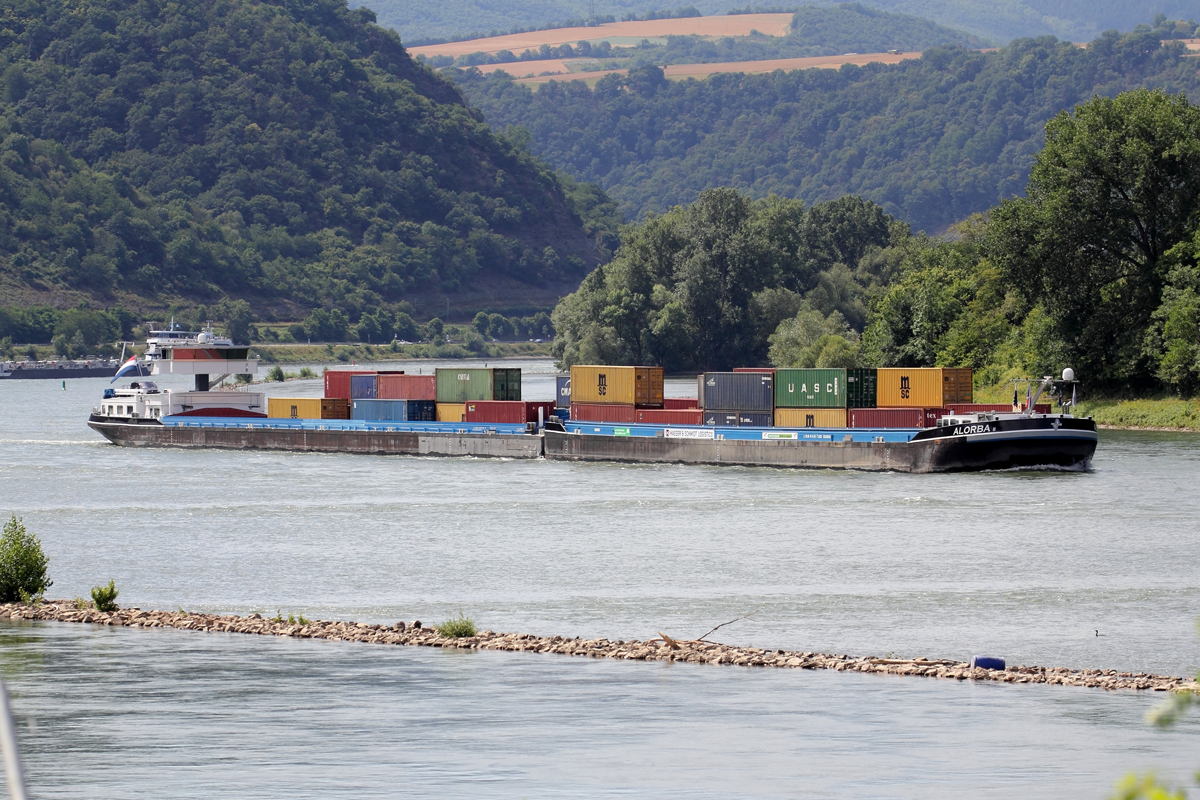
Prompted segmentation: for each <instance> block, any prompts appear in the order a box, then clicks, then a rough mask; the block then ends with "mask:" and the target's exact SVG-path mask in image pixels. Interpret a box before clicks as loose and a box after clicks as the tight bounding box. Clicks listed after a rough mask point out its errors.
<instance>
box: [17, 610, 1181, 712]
mask: <svg viewBox="0 0 1200 800" xmlns="http://www.w3.org/2000/svg"><path fill="white" fill-rule="evenodd" d="M0 619H10V620H40V621H46V622H75V623H87V624H93V625H117V626H124V627H129V628H176V629H179V630H191V631H202V632H205V633H243V634H258V635H260V636H290V637H293V638H300V639H328V640H331V641H346V642H363V643H370V644H390V645H408V646H424V647H441V648H453V649H459V650H505V651H509V652H522V653H525V652H528V653H556V654H559V655H567V656H587V657H590V658H616V659H622V660H627V661H680V662H685V663H694V664H729V665H733V666H745V667H778V668H787V669H832V670H838V671H841V672H876V673H883V674H889V675H913V676H920V677H926V678H946V679H950V680H977V681H993V682H998V683H1029V684H1035V683H1041V684H1049V685H1058V686H1086V687H1091V688H1096V689H1135V690H1153V691H1158V692H1167V691H1198V690H1200V684H1197V683H1196V682H1195V681H1193V680H1192V679H1190V678H1178V677H1172V676H1168V675H1152V674H1149V673H1144V672H1136V673H1134V672H1117V671H1115V670H1102V669H1081V670H1071V669H1065V668H1061V667H1059V668H1048V667H1008V668H1007V669H1005V670H1002V671H1001V670H986V669H979V668H972V667H971V665H970V664H968V663H966V662H963V661H948V660H938V661H931V660H928V659H923V658H920V659H896V658H855V657H851V656H846V655H831V654H826V653H809V652H797V651H785V650H761V649H759V648H755V647H732V646H730V645H724V644H717V643H713V642H696V641H693V642H688V641H678V640H674V639H670V638H669V637H665V636H662V635H661V634H660V637H659V638H657V639H651V640H649V641H644V642H642V641H637V640H632V641H609V640H608V639H580V638H573V639H567V638H564V637H562V636H532V635H530V634H526V633H493V632H492V631H484V632H483V633H481V634H479V635H477V636H471V637H464V638H459V639H451V638H446V637H443V636H439V635H438V632H437V631H436V630H435V629H431V628H422V627H417V626H419V625H420V623H419V622H418V623H413V624H412V625H406V624H404V623H402V622H400V623H397V624H396V625H393V626H388V625H367V624H365V623H362V622H335V621H320V620H316V621H312V622H306V623H305V624H298V623H289V622H281V621H277V620H271V619H264V618H263V617H261V616H260V615H258V614H252V615H250V616H248V617H240V616H234V615H218V614H193V613H188V612H186V611H178V612H174V611H142V610H140V609H137V608H129V609H124V610H121V611H116V612H114V613H111V614H106V613H103V612H99V611H95V610H93V609H90V608H84V609H79V608H76V607H75V605H74V604H73V603H70V602H68V601H65V600H57V601H50V602H44V603H40V604H38V605H36V606H26V605H20V604H16V603H9V604H5V605H0Z"/></svg>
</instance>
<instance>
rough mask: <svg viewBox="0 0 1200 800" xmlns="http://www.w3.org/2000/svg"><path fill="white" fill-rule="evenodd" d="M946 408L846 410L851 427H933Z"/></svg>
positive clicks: (943, 414)
mask: <svg viewBox="0 0 1200 800" xmlns="http://www.w3.org/2000/svg"><path fill="white" fill-rule="evenodd" d="M945 414H946V409H944V408H852V409H850V410H849V411H847V412H846V418H847V419H846V421H847V422H848V423H849V427H851V428H931V427H933V426H934V425H937V421H938V418H939V417H943V416H945Z"/></svg>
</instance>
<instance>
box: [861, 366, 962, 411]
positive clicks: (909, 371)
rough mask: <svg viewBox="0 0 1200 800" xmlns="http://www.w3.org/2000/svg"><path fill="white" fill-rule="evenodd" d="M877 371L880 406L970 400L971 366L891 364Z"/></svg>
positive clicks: (931, 405)
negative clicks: (892, 365) (910, 366)
mask: <svg viewBox="0 0 1200 800" xmlns="http://www.w3.org/2000/svg"><path fill="white" fill-rule="evenodd" d="M875 372H876V376H877V380H878V385H877V396H876V400H877V402H876V405H877V406H878V407H879V408H945V407H946V406H948V405H952V404H956V403H970V402H971V398H972V393H971V368H970V367H966V368H956V369H951V368H946V367H912V368H905V367H888V368H881V369H878V370H876V371H875Z"/></svg>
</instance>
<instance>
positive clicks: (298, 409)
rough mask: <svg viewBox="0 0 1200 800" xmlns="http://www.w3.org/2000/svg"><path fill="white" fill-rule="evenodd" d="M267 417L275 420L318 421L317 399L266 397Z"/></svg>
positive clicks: (318, 404)
mask: <svg viewBox="0 0 1200 800" xmlns="http://www.w3.org/2000/svg"><path fill="white" fill-rule="evenodd" d="M267 416H268V417H275V418H277V419H320V418H321V398H319V397H268V398H267Z"/></svg>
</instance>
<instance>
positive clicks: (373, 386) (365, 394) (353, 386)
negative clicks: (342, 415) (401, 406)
mask: <svg viewBox="0 0 1200 800" xmlns="http://www.w3.org/2000/svg"><path fill="white" fill-rule="evenodd" d="M378 394H379V376H378V375H376V374H375V373H373V372H372V373H371V374H369V375H351V376H350V399H351V400H374V399H375V398H376V397H378Z"/></svg>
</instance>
